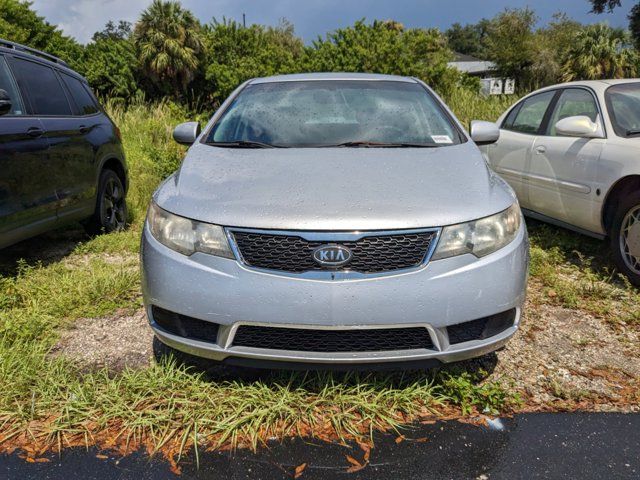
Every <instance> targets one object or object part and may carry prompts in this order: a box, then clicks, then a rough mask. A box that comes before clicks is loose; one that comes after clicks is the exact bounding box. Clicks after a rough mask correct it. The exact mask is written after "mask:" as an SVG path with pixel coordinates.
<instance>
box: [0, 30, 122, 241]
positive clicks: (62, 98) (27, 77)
mask: <svg viewBox="0 0 640 480" xmlns="http://www.w3.org/2000/svg"><path fill="white" fill-rule="evenodd" d="M0 172H1V173H0V248H3V247H6V246H8V245H11V244H13V243H16V242H18V241H20V240H23V239H26V238H28V237H32V236H34V235H38V234H40V233H43V232H45V231H47V230H51V229H52V228H56V227H58V226H61V225H63V224H67V223H70V222H74V221H82V222H83V223H84V225H85V227H86V228H87V230H88V231H89V233H92V234H94V233H99V232H112V231H115V230H121V229H123V228H124V227H125V225H126V219H127V207H126V203H125V196H126V191H127V187H128V181H127V165H126V162H125V157H124V151H123V149H122V144H121V141H120V131H119V130H118V127H116V125H115V124H114V123H113V122H112V121H111V119H110V118H109V117H108V116H107V115H106V113H105V112H104V110H103V109H102V107H101V106H100V104H99V103H98V101H97V100H96V98H95V96H94V95H93V93H92V92H91V90H90V89H89V85H88V84H87V81H86V80H85V79H84V78H83V77H82V76H80V75H78V74H77V73H76V72H74V71H73V70H71V69H70V68H69V67H68V66H67V65H66V64H65V63H64V62H63V61H62V60H60V59H58V58H56V57H54V56H52V55H48V54H46V53H44V52H40V51H38V50H34V49H31V48H28V47H25V46H23V45H19V44H16V43H13V42H9V41H6V40H1V39H0Z"/></svg>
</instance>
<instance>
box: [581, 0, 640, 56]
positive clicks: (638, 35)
mask: <svg viewBox="0 0 640 480" xmlns="http://www.w3.org/2000/svg"><path fill="white" fill-rule="evenodd" d="M589 3H591V12H592V13H598V14H600V13H604V12H612V11H613V10H615V9H616V8H617V7H619V6H621V5H622V2H621V0H589ZM627 18H628V19H629V31H630V32H631V37H632V38H633V41H634V42H635V45H636V48H637V49H640V3H636V4H635V5H634V6H633V7H632V8H631V10H630V11H629V15H627Z"/></svg>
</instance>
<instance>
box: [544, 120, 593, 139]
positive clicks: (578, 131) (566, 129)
mask: <svg viewBox="0 0 640 480" xmlns="http://www.w3.org/2000/svg"><path fill="white" fill-rule="evenodd" d="M555 127H556V133H557V134H558V135H563V136H567V137H583V138H600V137H603V135H602V132H601V129H600V126H599V125H598V124H597V123H596V122H592V121H591V119H590V118H589V117H587V116H586V115H576V116H574V117H567V118H563V119H562V120H558V122H556V125H555Z"/></svg>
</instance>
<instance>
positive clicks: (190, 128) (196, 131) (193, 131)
mask: <svg viewBox="0 0 640 480" xmlns="http://www.w3.org/2000/svg"><path fill="white" fill-rule="evenodd" d="M198 135H200V123H199V122H185V123H181V124H180V125H178V126H176V128H174V129H173V139H174V140H175V141H176V142H178V143H181V144H182V145H191V144H192V143H193V142H195V141H196V138H198Z"/></svg>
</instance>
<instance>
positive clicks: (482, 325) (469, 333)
mask: <svg viewBox="0 0 640 480" xmlns="http://www.w3.org/2000/svg"><path fill="white" fill-rule="evenodd" d="M515 318H516V310H515V308H514V309H512V310H508V311H506V312H502V313H498V314H496V315H491V316H490V317H484V318H478V319H477V320H471V321H469V322H463V323H458V324H457V325H451V326H449V327H447V333H448V334H449V343H450V344H451V345H455V344H456V343H462V342H470V341H471V340H484V339H485V338H489V337H493V336H494V335H498V334H499V333H501V332H504V331H505V330H506V329H507V328H509V327H512V326H513V322H514V321H515Z"/></svg>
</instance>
